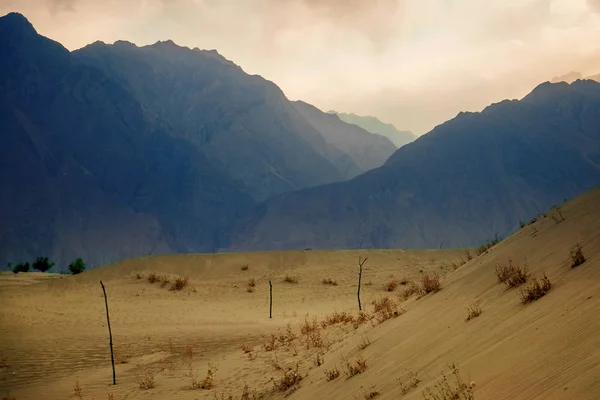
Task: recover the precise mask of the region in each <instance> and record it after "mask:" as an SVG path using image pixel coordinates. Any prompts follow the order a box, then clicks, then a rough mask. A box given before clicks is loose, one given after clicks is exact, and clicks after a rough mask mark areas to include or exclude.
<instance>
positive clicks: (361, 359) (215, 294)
mask: <svg viewBox="0 0 600 400" xmlns="http://www.w3.org/2000/svg"><path fill="white" fill-rule="evenodd" d="M598 204H600V189H595V190H592V191H590V192H588V193H586V194H584V195H582V196H580V197H579V198H577V199H575V200H573V201H571V202H569V203H566V204H564V205H563V206H562V210H560V212H558V211H557V210H554V211H553V212H551V213H548V214H547V215H546V216H541V217H540V218H538V219H537V220H536V221H535V222H533V223H531V224H525V226H524V227H523V228H522V229H520V230H519V231H518V232H517V233H515V234H514V235H513V236H511V237H509V238H507V239H506V240H504V241H502V242H500V243H499V244H496V245H495V246H493V247H491V248H489V249H488V250H487V252H485V253H483V254H481V255H477V253H478V251H477V249H469V254H470V257H467V255H466V252H465V250H419V251H416V250H364V251H310V250H307V251H298V252H273V253H232V254H217V255H173V256H154V257H146V258H137V259H132V260H126V261H123V262H120V263H117V264H114V265H110V266H106V267H102V268H98V269H95V270H92V271H89V272H85V273H83V274H81V275H78V276H76V277H67V276H60V275H54V274H41V273H27V274H17V275H13V274H11V273H3V274H2V275H0V301H1V305H2V306H1V308H0V332H1V334H0V396H6V397H5V398H7V399H8V398H13V397H14V398H15V399H17V400H23V399H32V400H33V399H36V400H37V399H48V400H52V399H61V400H62V399H79V398H81V399H115V400H118V399H184V400H185V399H190V400H191V399H259V398H265V399H271V398H272V399H281V398H284V397H289V398H291V399H368V398H378V399H379V398H381V399H398V398H406V399H423V398H430V399H434V398H439V399H447V398H448V399H449V398H460V399H507V400H508V399H511V400H514V399H540V400H541V399H598V398H600V379H599V378H600V362H599V361H598V360H600V350H599V349H600V335H598V332H600V208H599V207H598V206H597V205H598ZM577 244H579V245H580V246H581V249H582V252H583V255H584V257H585V261H584V262H583V263H582V264H581V265H579V266H577V267H575V268H572V267H571V265H572V257H571V253H570V252H571V250H573V249H574V248H575V246H576V245H577ZM365 257H366V258H368V260H367V262H366V263H365V264H364V271H363V276H362V290H361V300H362V306H363V310H364V311H365V312H364V313H363V314H359V313H358V310H357V308H358V304H357V293H356V292H357V273H358V261H359V258H362V259H364V258H365ZM471 257H472V259H470V260H468V258H471ZM509 265H512V266H513V267H515V266H517V267H525V266H526V272H527V273H528V274H529V276H528V278H527V283H525V284H524V285H521V286H520V287H515V288H508V289H507V286H506V285H505V284H502V283H500V282H499V278H498V276H497V273H496V267H498V266H500V267H508V266H509ZM505 269H506V268H505ZM544 275H545V276H546V277H547V278H548V279H549V281H550V282H551V287H550V290H549V291H547V289H548V287H546V288H545V289H544V290H546V293H545V295H544V296H542V297H540V298H538V299H536V300H533V299H530V300H531V301H529V302H527V303H526V304H523V302H522V300H521V292H523V290H524V289H523V288H529V287H530V285H531V284H532V282H534V280H535V281H537V282H538V283H540V288H541V287H543V282H544V281H543V280H542V277H543V276H544ZM425 276H426V277H429V278H432V280H433V282H431V281H428V282H429V284H431V285H433V286H432V287H433V289H435V287H434V286H435V283H436V282H435V280H436V276H437V277H439V278H440V282H441V290H439V291H435V290H432V291H431V293H428V294H424V293H423V292H422V291H421V287H420V285H421V283H422V281H423V277H425ZM511 276H512V275H511ZM184 278H187V281H186V280H184ZM177 279H180V280H179V281H177ZM100 280H102V281H103V282H104V284H105V286H106V288H107V294H108V301H109V308H110V317H111V325H112V333H113V339H114V348H115V357H116V358H115V359H116V363H117V365H116V375H117V385H116V386H113V385H112V384H111V381H112V372H111V363H110V352H109V346H108V330H107V326H106V314H105V308H104V299H103V295H102V290H101V287H100V284H99V281H100ZM269 280H271V281H272V283H273V318H272V319H269V283H268V282H269ZM150 281H153V283H151V282H150ZM508 281H510V279H509V280H508ZM515 281H516V280H515ZM177 285H179V286H177ZM177 289H180V290H177ZM538 289H539V288H538ZM540 290H541V289H540ZM540 290H538V292H535V291H532V293H533V294H534V296H533V297H534V298H535V297H538V296H535V293H540ZM544 290H541V292H544ZM411 291H416V293H415V294H413V295H410V296H409V294H410V292H411ZM405 294H406V296H405ZM385 297H387V298H388V300H387V301H386V300H385V299H384V298H385ZM405 297H406V298H405ZM375 307H377V310H378V311H377V312H375ZM453 365H454V367H455V369H454V370H453V369H452V366H453ZM209 370H210V372H209ZM453 371H454V372H456V374H457V376H458V378H457V376H455V375H454V374H453ZM442 372H443V373H445V375H446V377H447V381H446V383H447V385H448V390H450V391H455V392H456V393H454V392H453V393H449V394H447V395H446V397H443V396H442V395H441V394H439V391H438V389H439V388H440V387H441V386H439V385H442V386H443V385H444V381H443V376H442ZM459 378H460V379H459ZM436 383H437V384H438V388H436V387H435V385H436ZM245 387H246V388H245ZM244 388H245V389H244ZM428 389H430V390H431V392H428V391H427V390H428ZM454 395H456V396H462V397H449V396H454ZM230 396H231V397H230ZM435 396H438V397H435ZM0 398H1V397H0Z"/></svg>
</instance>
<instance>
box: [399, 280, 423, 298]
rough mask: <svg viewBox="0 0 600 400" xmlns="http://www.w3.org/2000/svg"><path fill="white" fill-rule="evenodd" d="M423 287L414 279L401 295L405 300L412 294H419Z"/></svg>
mask: <svg viewBox="0 0 600 400" xmlns="http://www.w3.org/2000/svg"><path fill="white" fill-rule="evenodd" d="M420 291H421V289H420V288H419V286H418V285H417V284H416V283H414V282H413V281H409V282H408V284H407V285H406V287H405V288H404V290H402V293H401V296H402V298H403V299H404V300H408V299H409V298H410V297H411V296H412V295H415V294H417V295H418V294H419V293H420Z"/></svg>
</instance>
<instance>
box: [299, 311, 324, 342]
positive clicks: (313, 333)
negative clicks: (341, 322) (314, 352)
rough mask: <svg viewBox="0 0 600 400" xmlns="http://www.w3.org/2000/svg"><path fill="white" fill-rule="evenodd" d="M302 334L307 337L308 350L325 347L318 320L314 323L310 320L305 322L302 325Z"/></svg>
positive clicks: (314, 320)
mask: <svg viewBox="0 0 600 400" xmlns="http://www.w3.org/2000/svg"><path fill="white" fill-rule="evenodd" d="M300 333H301V334H302V335H304V336H306V348H307V349H309V348H310V347H311V346H312V347H323V338H322V337H321V327H320V326H319V323H318V322H317V319H316V318H313V320H312V321H308V319H305V320H304V323H302V324H300Z"/></svg>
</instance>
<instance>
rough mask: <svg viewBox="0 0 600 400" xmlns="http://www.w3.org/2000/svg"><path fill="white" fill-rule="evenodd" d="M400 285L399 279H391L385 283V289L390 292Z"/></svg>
mask: <svg viewBox="0 0 600 400" xmlns="http://www.w3.org/2000/svg"><path fill="white" fill-rule="evenodd" d="M397 287H398V281H397V280H395V279H391V280H389V281H388V282H387V283H386V284H385V285H384V289H385V290H386V291H388V292H393V291H394V290H396V288H397Z"/></svg>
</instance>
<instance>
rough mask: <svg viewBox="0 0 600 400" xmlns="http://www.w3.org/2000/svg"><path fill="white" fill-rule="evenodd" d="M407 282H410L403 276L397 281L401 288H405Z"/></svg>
mask: <svg viewBox="0 0 600 400" xmlns="http://www.w3.org/2000/svg"><path fill="white" fill-rule="evenodd" d="M408 282H410V281H409V280H408V278H407V277H405V276H403V277H402V278H400V281H398V283H399V284H401V285H402V286H406V285H407V284H408Z"/></svg>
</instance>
